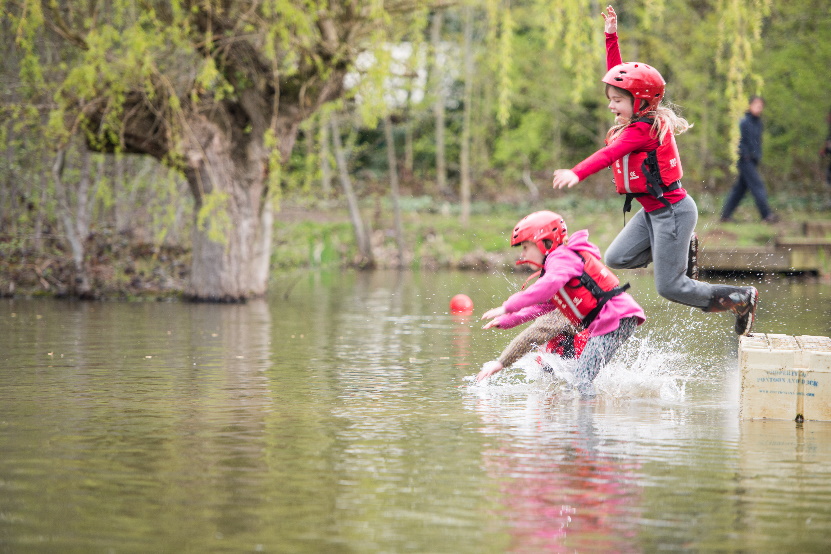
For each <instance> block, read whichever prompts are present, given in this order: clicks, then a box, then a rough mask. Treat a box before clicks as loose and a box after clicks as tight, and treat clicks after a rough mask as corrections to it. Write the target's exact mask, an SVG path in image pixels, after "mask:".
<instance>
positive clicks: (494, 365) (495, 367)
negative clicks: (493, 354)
mask: <svg viewBox="0 0 831 554" xmlns="http://www.w3.org/2000/svg"><path fill="white" fill-rule="evenodd" d="M500 371H502V364H501V363H500V362H499V361H497V360H493V361H492V362H487V363H486V364H485V365H483V366H482V370H481V371H480V372H479V374H478V375H477V376H476V382H477V383H478V382H479V381H481V380H482V379H487V378H488V377H490V376H491V375H493V374H494V373H499V372H500Z"/></svg>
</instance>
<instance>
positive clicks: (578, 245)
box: [476, 211, 646, 396]
mask: <svg viewBox="0 0 831 554" xmlns="http://www.w3.org/2000/svg"><path fill="white" fill-rule="evenodd" d="M588 237H589V232H588V231H585V230H583V231H577V232H576V233H574V234H573V235H571V236H570V237H569V236H568V233H567V229H566V224H565V221H564V220H563V218H562V217H561V216H560V215H559V214H556V213H554V212H549V211H541V212H534V213H532V214H530V215H528V216H526V217H524V218H523V219H522V220H521V221H520V222H519V223H517V225H516V227H515V228H514V232H513V234H512V237H511V246H521V247H522V253H521V254H520V258H519V261H517V264H523V263H528V264H531V265H535V266H537V267H539V268H540V269H541V271H540V273H539V278H538V279H537V280H536V281H535V282H534V283H533V284H532V285H531V286H529V287H528V288H527V289H524V290H521V291H520V292H518V293H516V294H514V295H512V296H511V297H510V298H508V300H506V301H505V302H504V303H503V304H502V306H500V307H498V308H494V309H492V310H488V311H487V312H485V314H484V315H483V316H482V319H490V320H491V321H490V322H488V323H487V324H486V325H485V327H484V328H485V329H490V328H493V327H498V328H502V329H505V328H510V327H514V326H516V325H519V324H520V323H525V322H527V321H530V320H532V319H535V318H537V317H540V316H541V315H543V314H546V313H549V312H551V311H554V310H560V311H561V312H562V313H563V315H564V316H565V317H566V318H567V319H568V320H569V321H571V322H572V324H574V325H575V326H576V327H578V328H584V329H588V331H589V336H590V338H589V340H588V342H587V343H586V347H585V349H584V350H583V354H582V356H580V358H579V360H578V362H577V368H576V370H575V375H576V378H577V379H576V381H577V388H578V390H579V391H580V393H581V394H582V395H583V396H594V394H595V393H594V387H593V385H592V381H593V380H594V378H595V377H596V376H597V374H598V373H599V372H600V369H601V368H602V367H603V366H605V365H606V363H608V361H609V359H611V357H612V356H613V355H614V353H615V352H616V351H617V349H618V348H619V347H620V345H621V344H623V343H624V342H625V341H626V340H627V339H628V338H629V337H630V336H632V333H634V332H635V328H636V327H637V326H638V325H640V324H641V323H643V322H644V321H645V320H646V316H645V315H644V313H643V309H641V307H640V306H639V305H638V303H637V302H635V299H634V298H632V297H631V296H630V295H629V294H627V293H626V292H625V291H626V289H627V288H628V287H629V285H628V284H627V285H624V286H620V283H619V281H618V279H617V277H615V276H614V274H612V272H611V271H609V269H608V268H607V267H606V266H604V265H603V264H602V262H601V261H600V249H599V248H598V247H597V246H595V245H594V244H592V243H590V242H589V240H588ZM501 370H502V364H501V363H499V362H488V363H487V364H485V365H484V367H483V368H482V371H480V372H479V374H478V375H477V376H476V380H477V381H481V380H482V379H485V378H487V377H490V376H491V375H493V374H495V373H497V372H499V371H501Z"/></svg>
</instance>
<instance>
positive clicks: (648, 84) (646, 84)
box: [603, 62, 667, 116]
mask: <svg viewBox="0 0 831 554" xmlns="http://www.w3.org/2000/svg"><path fill="white" fill-rule="evenodd" d="M603 82H604V83H606V84H607V85H612V86H614V87H618V88H622V89H623V90H626V91H629V92H630V93H631V94H632V96H634V97H635V98H636V99H638V100H646V104H647V105H646V107H644V108H640V109H639V106H638V104H636V105H635V109H634V115H635V116H639V115H642V114H644V113H646V112H648V111H651V110H654V109H655V108H657V107H658V104H659V103H660V102H661V98H663V97H664V91H665V90H666V85H667V83H666V81H664V78H663V77H661V74H660V73H658V70H657V69H655V68H654V67H652V66H651V65H646V64H645V63H638V62H624V63H620V64H617V65H616V66H614V67H613V68H612V69H610V70H609V71H608V72H607V73H606V76H605V77H603Z"/></svg>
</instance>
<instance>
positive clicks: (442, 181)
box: [430, 10, 450, 194]
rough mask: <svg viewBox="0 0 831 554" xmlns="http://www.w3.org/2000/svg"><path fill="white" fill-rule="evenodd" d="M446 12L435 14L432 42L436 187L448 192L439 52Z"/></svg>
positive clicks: (442, 84) (442, 83)
mask: <svg viewBox="0 0 831 554" xmlns="http://www.w3.org/2000/svg"><path fill="white" fill-rule="evenodd" d="M443 21H444V13H443V12H442V11H441V10H438V11H436V12H435V13H434V14H433V24H432V27H431V29H430V43H431V45H432V50H433V72H432V73H433V79H434V80H433V86H434V87H435V89H434V91H435V95H436V97H435V101H434V102H433V116H434V117H435V119H436V187H437V188H438V190H439V192H440V193H443V194H447V193H449V192H450V191H449V190H447V162H446V161H445V148H444V95H445V92H444V81H443V75H442V72H441V71H438V67H439V52H440V50H441V26H442V22H443Z"/></svg>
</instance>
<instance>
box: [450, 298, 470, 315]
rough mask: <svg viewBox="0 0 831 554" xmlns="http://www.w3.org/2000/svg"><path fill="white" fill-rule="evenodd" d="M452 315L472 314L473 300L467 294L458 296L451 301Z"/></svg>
mask: <svg viewBox="0 0 831 554" xmlns="http://www.w3.org/2000/svg"><path fill="white" fill-rule="evenodd" d="M450 313H452V314H472V313H473V300H471V299H470V297H469V296H468V295H466V294H457V295H456V296H454V297H453V298H451V299H450Z"/></svg>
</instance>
